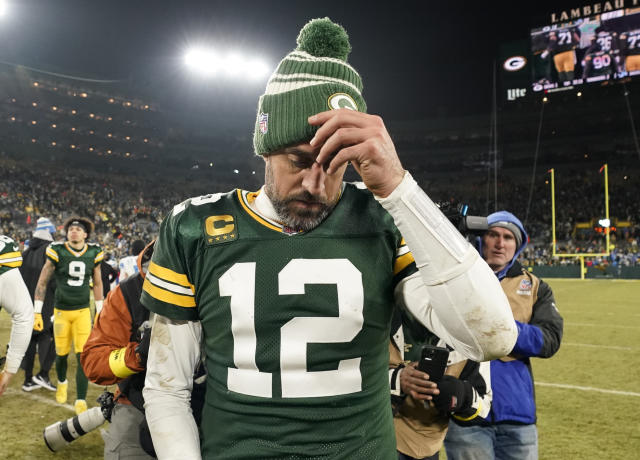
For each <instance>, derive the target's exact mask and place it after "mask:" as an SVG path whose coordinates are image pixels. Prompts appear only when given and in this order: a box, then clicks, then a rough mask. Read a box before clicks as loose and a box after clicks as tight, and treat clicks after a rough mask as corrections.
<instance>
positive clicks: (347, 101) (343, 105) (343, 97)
mask: <svg viewBox="0 0 640 460" xmlns="http://www.w3.org/2000/svg"><path fill="white" fill-rule="evenodd" d="M327 102H328V103H329V108H330V109H349V110H358V106H357V105H356V101H354V100H353V98H352V97H351V96H349V95H348V94H347V93H335V94H332V95H331V96H329V99H328V100H327Z"/></svg>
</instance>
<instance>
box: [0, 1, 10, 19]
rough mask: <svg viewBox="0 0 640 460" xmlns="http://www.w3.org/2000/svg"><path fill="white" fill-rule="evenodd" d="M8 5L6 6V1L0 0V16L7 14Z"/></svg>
mask: <svg viewBox="0 0 640 460" xmlns="http://www.w3.org/2000/svg"><path fill="white" fill-rule="evenodd" d="M8 9H9V7H8V6H7V2H6V1H5V0H0V18H1V17H3V16H4V15H6V14H7V10H8Z"/></svg>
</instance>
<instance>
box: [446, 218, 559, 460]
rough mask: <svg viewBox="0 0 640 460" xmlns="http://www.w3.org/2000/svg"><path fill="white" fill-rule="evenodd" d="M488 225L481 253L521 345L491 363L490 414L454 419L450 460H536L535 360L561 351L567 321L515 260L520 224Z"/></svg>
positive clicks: (523, 239)
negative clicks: (503, 297)
mask: <svg viewBox="0 0 640 460" xmlns="http://www.w3.org/2000/svg"><path fill="white" fill-rule="evenodd" d="M487 221H488V227H489V228H488V230H487V231H486V232H485V233H484V235H483V236H482V238H481V240H480V241H479V251H480V254H482V257H483V258H484V260H485V261H486V262H487V264H488V265H489V266H490V267H491V268H492V269H493V271H494V273H495V274H496V276H497V277H498V279H499V280H500V285H501V286H502V289H503V290H504V292H505V294H506V295H507V298H508V299H509V304H510V305H511V310H512V312H513V316H514V318H515V320H516V324H517V326H518V340H517V342H516V345H515V347H514V348H513V350H512V351H511V353H510V354H509V355H508V356H505V357H503V358H500V359H497V360H493V361H491V373H490V375H491V379H490V380H491V381H490V382H486V383H487V386H488V387H490V388H491V391H492V393H493V402H492V406H491V411H490V412H489V414H488V415H487V416H486V417H484V418H483V417H476V418H475V419H473V420H469V421H466V422H465V421H460V420H456V419H452V420H451V421H452V423H450V424H449V431H448V433H447V437H446V439H445V448H446V451H447V458H448V459H449V460H485V459H488V458H495V459H496V460H534V459H537V458H538V432H537V429H536V404H535V391H534V386H533V373H532V371H531V358H549V357H551V356H553V355H554V354H555V353H556V352H557V351H558V349H559V348H560V341H561V340H562V328H563V320H562V317H561V316H560V313H559V312H558V309H557V308H556V304H555V300H554V298H553V292H552V291H551V288H550V287H549V285H548V284H547V283H545V282H544V281H542V280H541V279H539V278H538V277H536V276H535V275H533V274H532V273H530V272H529V271H527V270H526V269H524V268H523V267H522V266H521V265H520V264H519V263H518V261H517V260H516V259H517V258H518V255H519V254H520V253H521V252H522V250H523V249H524V248H525V246H526V245H527V239H528V237H527V233H526V231H525V229H524V227H523V225H522V223H521V222H520V220H518V218H517V217H516V216H514V215H513V214H511V213H509V212H507V211H499V212H495V213H493V214H491V215H489V216H488V218H487Z"/></svg>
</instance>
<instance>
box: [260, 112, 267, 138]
mask: <svg viewBox="0 0 640 460" xmlns="http://www.w3.org/2000/svg"><path fill="white" fill-rule="evenodd" d="M258 124H259V125H260V132H261V133H262V134H267V131H268V130H269V114H268V113H262V112H260V115H258Z"/></svg>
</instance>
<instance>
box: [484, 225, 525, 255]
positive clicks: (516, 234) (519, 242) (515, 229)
mask: <svg viewBox="0 0 640 460" xmlns="http://www.w3.org/2000/svg"><path fill="white" fill-rule="evenodd" d="M493 227H502V228H506V229H507V230H509V231H510V232H511V233H513V236H514V237H515V238H516V243H517V246H516V249H518V248H519V247H520V246H522V232H521V231H520V229H519V228H518V226H517V225H516V224H514V223H511V222H507V221H504V220H502V221H498V222H493V223H491V224H490V225H489V228H493Z"/></svg>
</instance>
